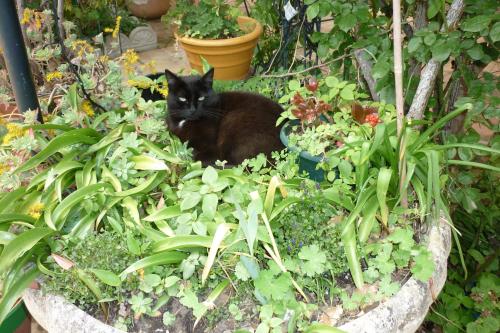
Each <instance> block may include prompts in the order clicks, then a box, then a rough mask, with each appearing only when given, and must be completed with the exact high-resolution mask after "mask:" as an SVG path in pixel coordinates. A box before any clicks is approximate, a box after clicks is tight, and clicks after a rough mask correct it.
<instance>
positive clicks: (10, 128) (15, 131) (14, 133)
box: [3, 123, 27, 145]
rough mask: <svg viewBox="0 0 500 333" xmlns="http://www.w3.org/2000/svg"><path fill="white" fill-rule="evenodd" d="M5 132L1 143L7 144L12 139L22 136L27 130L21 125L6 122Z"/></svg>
mask: <svg viewBox="0 0 500 333" xmlns="http://www.w3.org/2000/svg"><path fill="white" fill-rule="evenodd" d="M6 127H7V134H5V136H4V137H3V144H4V145H7V144H9V143H10V142H11V141H12V139H15V138H18V137H21V136H24V135H25V134H26V132H27V130H25V129H23V128H22V127H21V126H19V125H18V124H15V123H8V124H7V126H6Z"/></svg>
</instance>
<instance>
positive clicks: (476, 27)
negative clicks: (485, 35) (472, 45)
mask: <svg viewBox="0 0 500 333" xmlns="http://www.w3.org/2000/svg"><path fill="white" fill-rule="evenodd" d="M491 19H492V15H477V16H472V17H470V18H468V19H465V20H464V21H463V22H462V23H461V24H460V28H461V29H462V30H463V31H470V32H480V31H481V30H483V29H486V28H487V27H488V25H489V24H490V22H491Z"/></svg>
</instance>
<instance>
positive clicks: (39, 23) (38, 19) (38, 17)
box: [35, 12, 42, 30]
mask: <svg viewBox="0 0 500 333" xmlns="http://www.w3.org/2000/svg"><path fill="white" fill-rule="evenodd" d="M35 27H36V30H40V28H41V27H42V15H41V14H40V13H38V12H36V13H35Z"/></svg>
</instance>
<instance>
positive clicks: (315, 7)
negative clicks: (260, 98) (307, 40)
mask: <svg viewBox="0 0 500 333" xmlns="http://www.w3.org/2000/svg"><path fill="white" fill-rule="evenodd" d="M318 14H319V3H317V2H315V3H313V4H312V5H310V6H308V7H307V10H306V15H307V20H308V21H312V20H313V19H315V18H316V16H318Z"/></svg>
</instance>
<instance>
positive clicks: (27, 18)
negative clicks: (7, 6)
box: [21, 8, 32, 24]
mask: <svg viewBox="0 0 500 333" xmlns="http://www.w3.org/2000/svg"><path fill="white" fill-rule="evenodd" d="M31 13H32V10H31V9H29V8H24V11H23V18H22V20H21V24H28V23H29V21H30V18H31Z"/></svg>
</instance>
